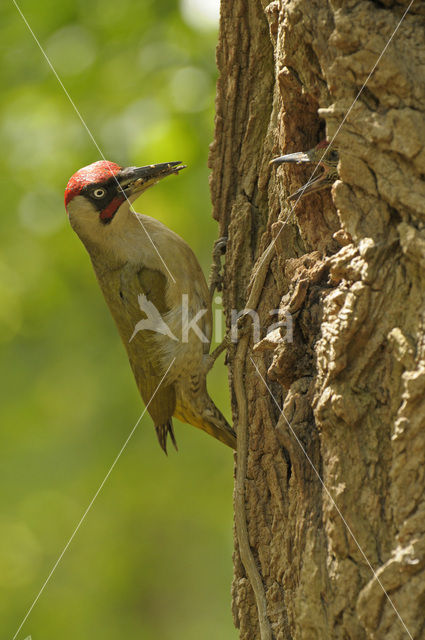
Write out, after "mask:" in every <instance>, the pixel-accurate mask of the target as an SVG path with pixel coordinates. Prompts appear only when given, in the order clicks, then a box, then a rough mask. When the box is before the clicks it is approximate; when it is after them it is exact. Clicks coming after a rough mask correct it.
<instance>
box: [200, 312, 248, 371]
mask: <svg viewBox="0 0 425 640" xmlns="http://www.w3.org/2000/svg"><path fill="white" fill-rule="evenodd" d="M245 317H246V316H242V317H241V318H239V320H238V324H237V328H236V332H235V330H234V329H231V330H230V331H228V332H227V333H226V335H225V336H224V338H223V340H222V341H221V342H220V344H219V345H218V346H217V347H216V348H215V349H214V351H213V352H212V353H209V354H208V355H207V356H205V357H204V366H205V375H206V374H207V373H208V372H209V371H210V370H211V369H212V367H213V366H214V363H215V361H216V360H217V358H219V357H220V356H221V354H222V353H223V351H227V350H228V349H229V348H230V347H231V346H233V345H236V344H237V343H238V342H239V340H240V339H241V338H242V336H244V335H245V334H246V333H248V331H250V329H251V327H249V326H247V325H246V324H245V322H244V318H245Z"/></svg>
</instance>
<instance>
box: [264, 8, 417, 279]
mask: <svg viewBox="0 0 425 640" xmlns="http://www.w3.org/2000/svg"><path fill="white" fill-rule="evenodd" d="M414 1H415V0H411V2H410V4H409V6H408V7H407V9H406V10H405V12H404V13H403V15H402V16H401V18H400V20H399V22H398V24H397V26H396V28H395V29H394V31H393V32H392V34H391V35H390V37H389V39H388V41H387V43H386V45H385V47H384V48H383V49H382V51H381V53H380V54H379V56H378V58H377V60H376V62H375V64H374V65H373V67H372V70H371V71H370V73H369V75H368V76H367V78H366V80H365V81H364V82H363V84H362V86H361V88H360V89H359V91H358V93H357V95H356V97H355V98H354V100H353V102H352V103H351V106H350V108H349V109H348V111H347V113H346V114H345V116H344V117H343V119H342V121H341V122H340V124H339V126H338V129H337V130H336V132H335V133H334V135H333V136H332V138H331V141H330V142H329V144H328V146H327V147H326V149H325V151H324V152H323V155H322V157H321V158H320V160H319V161H318V163H317V164H316V166H315V167H314V170H313V173H312V174H311V176H310V178H309V179H308V180H307V182H306V183H305V185H304V186H303V187H302V188H301V193H300V195H299V196H298V198H297V200H296V201H295V203H294V204H291V210H290V211H289V213H288V215H287V216H286V217H285V219H284V220H283V222H282V226H281V227H280V229H279V231H278V233H277V234H276V236H275V237H274V238H273V240H272V241H271V243H270V244H269V246H268V247H267V249H266V250H265V252H264V253H263V255H262V257H261V260H260V262H259V264H258V267H256V269H257V270H258V269H259V268H260V266H261V265H262V264H263V262H264V260H265V259H266V257H267V255H268V253H269V252H270V251H271V249H272V248H273V247H274V244H275V242H276V240H277V239H278V237H279V235H280V233H281V231H282V229H283V227H284V224H285V222H286V221H287V220H288V218H289V216H290V215H292V214H293V213H294V211H295V208H296V206H297V204H298V203H299V201H300V200H301V198H302V197H303V195H304V191H305V190H306V189H307V187H308V186H309V185H310V184H311V182H312V180H313V178H314V176H315V175H316V171H317V170H318V169H319V167H320V163H321V162H322V160H323V158H324V157H325V156H326V155H327V153H329V151H330V150H331V147H332V145H333V143H334V141H335V138H336V137H337V135H338V133H339V132H340V130H341V128H342V127H343V126H344V124H345V121H346V120H347V118H348V116H349V115H350V113H351V111H352V109H353V107H354V105H355V104H356V102H357V100H358V99H359V98H360V95H361V93H362V91H363V89H364V88H365V86H366V85H367V83H368V82H369V80H370V79H371V77H372V75H373V73H374V71H375V69H376V67H377V66H378V64H379V63H380V61H381V59H382V56H383V55H384V54H385V52H386V50H387V49H388V47H389V45H390V43H391V41H392V39H393V38H394V36H395V34H396V33H397V31H398V29H399V27H400V25H401V23H402V22H403V20H404V18H405V17H406V15H407V13H408V12H409V10H410V7H411V6H412V4H413V3H414Z"/></svg>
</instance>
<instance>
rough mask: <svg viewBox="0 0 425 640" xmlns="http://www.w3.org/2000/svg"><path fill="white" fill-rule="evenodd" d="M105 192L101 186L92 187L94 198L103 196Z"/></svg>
mask: <svg viewBox="0 0 425 640" xmlns="http://www.w3.org/2000/svg"><path fill="white" fill-rule="evenodd" d="M105 193H106V189H103V188H102V187H99V188H98V189H94V191H92V194H93V196H94V197H95V198H103V196H104V195H105Z"/></svg>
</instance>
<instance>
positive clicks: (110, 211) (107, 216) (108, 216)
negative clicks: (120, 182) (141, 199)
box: [99, 195, 125, 224]
mask: <svg viewBox="0 0 425 640" xmlns="http://www.w3.org/2000/svg"><path fill="white" fill-rule="evenodd" d="M124 200H125V196H124V195H118V196H115V198H113V199H112V200H111V201H110V202H109V204H108V205H107V206H106V207H105V208H104V209H102V211H101V212H100V214H99V218H100V221H101V222H102V223H103V224H108V223H109V222H111V220H112V219H113V217H114V215H115V214H116V212H117V211H118V209H119V208H120V206H121V205H122V203H123V202H124Z"/></svg>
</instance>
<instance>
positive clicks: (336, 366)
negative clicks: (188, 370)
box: [210, 0, 425, 640]
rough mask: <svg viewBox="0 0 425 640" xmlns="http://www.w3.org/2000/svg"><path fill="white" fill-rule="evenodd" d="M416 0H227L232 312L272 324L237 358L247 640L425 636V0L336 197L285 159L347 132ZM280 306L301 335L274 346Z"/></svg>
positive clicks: (225, 159)
mask: <svg viewBox="0 0 425 640" xmlns="http://www.w3.org/2000/svg"><path fill="white" fill-rule="evenodd" d="M407 6H408V2H405V1H404V0H401V1H399V2H397V1H392V0H381V1H380V2H378V1H372V0H349V1H343V0H280V1H275V2H271V3H270V4H267V3H265V2H260V1H259V0H223V1H222V9H221V23H220V38H219V44H218V49H217V60H218V67H219V72H220V78H219V81H218V91H217V104H216V106H217V115H216V131H215V140H214V143H213V145H212V147H211V154H210V166H211V168H212V177H211V192H212V198H213V206H214V217H215V218H216V219H217V220H218V221H219V224H220V235H226V236H228V245H227V253H226V265H225V277H224V293H223V299H224V306H225V311H226V314H227V321H228V324H230V319H231V316H230V313H231V309H238V310H240V309H243V308H244V307H250V308H253V309H256V310H257V311H258V313H259V315H260V318H261V327H262V334H261V338H262V340H260V341H259V342H258V341H257V344H254V340H253V338H252V334H251V333H248V334H244V335H243V337H242V338H241V339H240V341H239V343H238V345H237V347H236V348H234V349H233V350H231V351H230V353H229V357H228V360H229V372H230V384H231V390H232V405H233V413H234V422H235V426H236V428H237V431H238V441H239V443H238V452H237V456H236V458H237V462H236V488H235V522H236V527H235V556H234V563H235V569H234V583H233V612H234V620H235V624H236V626H237V628H238V629H239V630H240V637H241V638H242V639H243V640H254V639H258V638H261V639H262V640H264V638H267V639H269V638H275V639H278V640H283V639H285V640H286V639H290V638H291V639H294V640H295V639H297V640H298V639H306V640H307V639H308V640H311V639H312V638H317V639H325V638H326V639H328V638H338V639H339V638H340V639H341V640H342V639H347V638H355V639H356V640H357V639H363V638H374V639H384V638H385V639H386V640H388V639H390V640H396V639H398V638H400V639H401V638H408V637H409V634H410V637H412V638H415V639H416V638H425V499H424V486H425V393H424V392H425V306H424V292H425V183H424V175H425V9H424V4H423V3H422V2H420V1H419V0H416V2H415V3H414V4H413V6H412V8H411V9H410V11H409V13H408V14H407V15H406V17H405V19H404V20H403V22H402V24H401V25H400V27H399V29H398V31H397V32H396V34H395V36H394V38H393V40H392V42H391V44H390V45H389V46H388V49H387V50H386V52H385V54H384V56H383V57H382V59H381V61H380V63H379V65H378V67H377V69H376V71H375V72H374V74H373V75H372V77H371V78H370V79H369V80H368V82H367V85H366V87H365V88H364V89H363V90H362V92H361V95H360V97H359V99H358V100H357V102H356V103H355V105H354V107H353V108H352V109H351V111H350V113H349V115H348V117H347V119H346V121H345V122H344V124H343V126H342V127H341V129H340V131H339V133H338V135H337V138H336V140H335V145H336V146H337V148H338V150H339V155H340V162H339V166H338V171H339V176H340V180H338V181H337V182H335V184H334V185H333V187H332V190H330V189H328V190H327V191H323V192H321V193H319V194H312V195H309V196H305V197H304V198H303V199H302V200H301V201H300V202H299V203H298V204H297V205H296V208H295V211H294V212H293V213H291V212H290V207H289V206H288V203H287V201H286V198H287V196H288V194H289V193H291V192H292V191H294V190H295V189H297V188H298V187H299V186H301V185H302V184H303V183H304V182H306V180H307V179H308V178H309V177H310V174H311V172H312V168H311V167H305V166H296V165H286V166H284V167H283V168H279V169H278V170H277V171H276V170H275V169H272V168H271V167H270V166H269V161H270V160H271V159H272V158H273V157H275V156H276V155H281V154H282V153H289V152H292V151H298V150H304V149H309V148H311V147H313V146H314V145H315V144H316V143H317V142H319V141H320V140H321V139H322V138H324V137H325V136H327V137H328V139H331V138H332V136H333V135H334V134H335V132H336V131H337V129H338V127H339V125H340V124H341V122H342V121H343V118H344V116H345V114H346V113H347V111H348V110H349V108H350V105H351V104H352V102H353V100H354V99H355V97H356V95H357V94H358V92H359V90H360V88H361V87H362V85H363V83H364V82H365V81H366V80H367V78H368V74H369V72H370V71H371V70H372V68H373V67H374V65H375V63H376V61H377V59H378V56H379V55H380V54H381V52H382V50H383V49H384V46H385V45H386V43H387V41H388V39H389V38H390V36H391V34H392V32H393V31H394V29H395V28H396V26H397V24H398V22H399V21H400V19H401V17H402V15H403V12H404V10H405V9H406V8H407ZM273 239H275V243H274V245H273V246H272V248H271V249H270V248H269V250H268V247H270V242H271V241H272V240H273ZM275 308H279V309H280V312H281V317H282V318H284V317H285V313H286V312H290V313H291V315H292V318H293V341H292V342H289V341H284V340H283V341H282V340H281V339H280V336H279V334H276V333H274V334H271V335H270V336H268V337H267V338H265V330H266V328H267V327H268V326H269V325H270V323H271V319H270V317H269V315H268V314H269V310H270V309H275ZM245 324H246V322H245ZM248 324H249V321H248ZM257 368H258V371H257ZM261 376H262V377H263V378H264V381H265V382H267V385H268V386H269V389H268V388H267V387H266V385H265V382H264V381H263V380H262V378H261ZM270 391H271V392H272V394H273V396H274V398H275V399H273V398H272V397H271V394H270ZM313 466H314V469H313ZM315 470H316V471H317V473H316V471H315ZM319 476H320V478H319ZM321 480H323V483H324V484H322V482H321ZM384 590H385V591H386V592H387V594H388V596H389V597H387V595H386V594H385V593H384ZM397 612H398V614H399V615H400V616H401V619H402V620H401V619H400V618H399V617H398V614H397ZM404 625H405V626H404Z"/></svg>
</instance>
